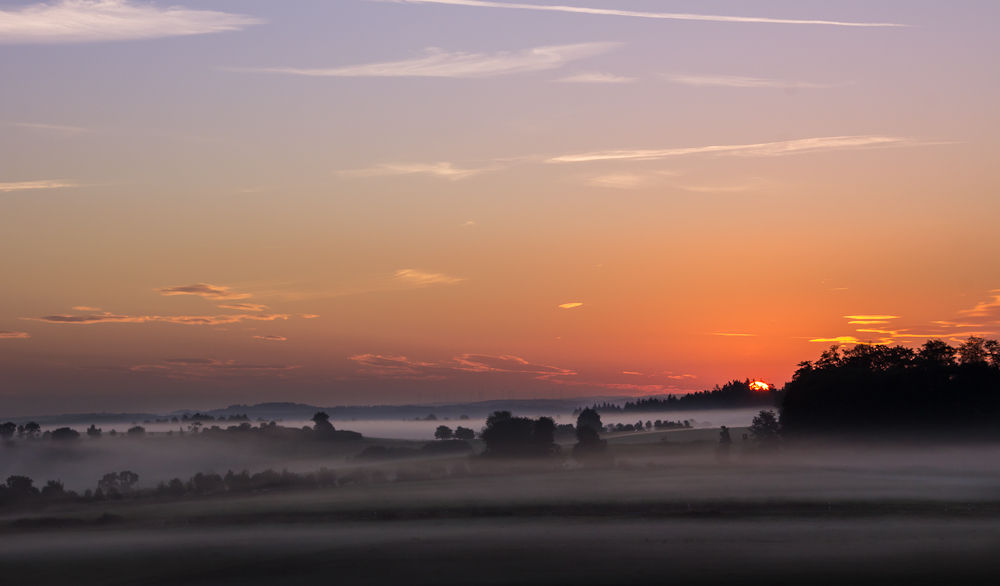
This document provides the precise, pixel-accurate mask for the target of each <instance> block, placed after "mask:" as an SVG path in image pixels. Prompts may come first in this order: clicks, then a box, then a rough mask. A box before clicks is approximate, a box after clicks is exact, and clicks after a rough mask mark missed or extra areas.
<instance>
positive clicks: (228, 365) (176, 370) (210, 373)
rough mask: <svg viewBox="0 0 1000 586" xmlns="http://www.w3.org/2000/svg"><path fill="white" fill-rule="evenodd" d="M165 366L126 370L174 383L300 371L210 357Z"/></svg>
mask: <svg viewBox="0 0 1000 586" xmlns="http://www.w3.org/2000/svg"><path fill="white" fill-rule="evenodd" d="M163 362H164V364H140V365H136V366H132V367H130V368H128V370H129V371H131V372H135V373H140V374H145V375H153V376H158V377H163V378H168V379H173V380H192V379H219V378H222V379H234V378H251V377H252V378H260V377H265V378H283V377H285V376H286V375H287V374H288V373H289V371H292V370H295V369H298V368H301V366H300V365H295V364H243V363H239V362H236V361H235V360H216V359H212V358H168V359H166V360H164V361H163Z"/></svg>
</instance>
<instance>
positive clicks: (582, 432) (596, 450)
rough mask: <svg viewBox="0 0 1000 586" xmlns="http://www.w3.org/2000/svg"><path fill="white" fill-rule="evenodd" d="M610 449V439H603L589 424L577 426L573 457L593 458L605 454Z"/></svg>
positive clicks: (580, 458)
mask: <svg viewBox="0 0 1000 586" xmlns="http://www.w3.org/2000/svg"><path fill="white" fill-rule="evenodd" d="M607 451H608V441H607V440H604V439H601V436H600V435H598V433H597V430H595V429H594V428H593V427H591V426H589V425H578V426H577V428H576V445H574V446H573V457H574V458H575V459H577V460H593V459H594V458H599V457H601V456H603V455H604V454H605V453H606V452H607Z"/></svg>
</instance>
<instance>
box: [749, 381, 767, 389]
mask: <svg viewBox="0 0 1000 586" xmlns="http://www.w3.org/2000/svg"><path fill="white" fill-rule="evenodd" d="M750 390H751V391H769V390H771V385H769V384H767V383H766V382H764V381H760V380H755V381H753V382H752V383H750Z"/></svg>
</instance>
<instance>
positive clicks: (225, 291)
mask: <svg viewBox="0 0 1000 586" xmlns="http://www.w3.org/2000/svg"><path fill="white" fill-rule="evenodd" d="M153 290H154V291H157V292H159V293H160V295H167V296H170V295H197V296H199V297H204V298H205V299H246V298H247V297H253V295H251V294H250V293H236V292H234V291H233V290H232V289H230V288H229V287H219V286H217V285H209V284H208V283H195V284H194V285H184V286H180V287H160V288H159V289H153Z"/></svg>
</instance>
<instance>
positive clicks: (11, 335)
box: [0, 332, 31, 340]
mask: <svg viewBox="0 0 1000 586" xmlns="http://www.w3.org/2000/svg"><path fill="white" fill-rule="evenodd" d="M30 337H31V335H30V334H28V332H0V340H15V339H22V338H30Z"/></svg>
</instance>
